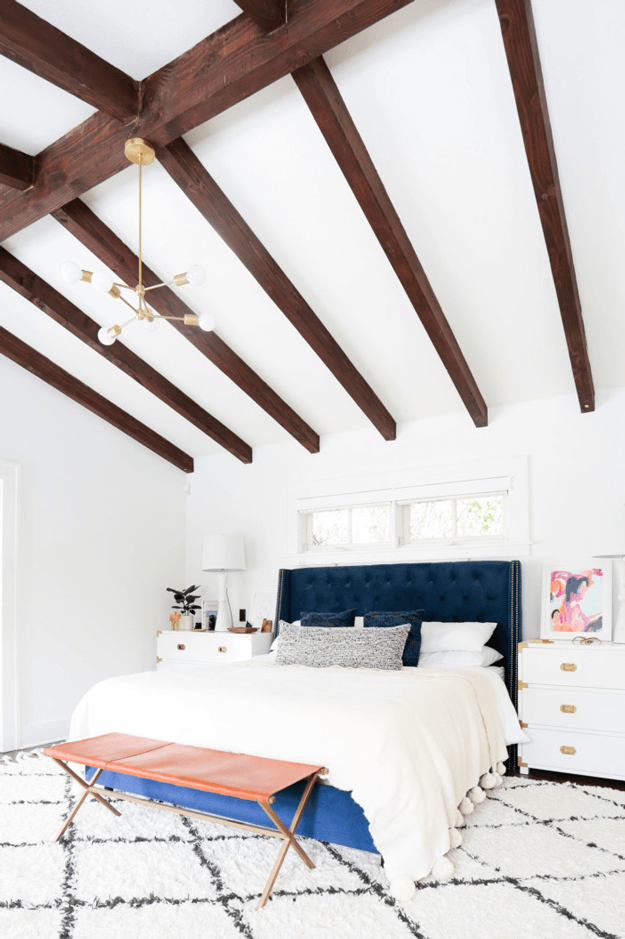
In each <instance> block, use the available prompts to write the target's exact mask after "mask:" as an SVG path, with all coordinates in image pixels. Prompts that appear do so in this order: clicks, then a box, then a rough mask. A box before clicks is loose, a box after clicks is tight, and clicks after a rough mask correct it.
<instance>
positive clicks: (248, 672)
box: [70, 659, 507, 886]
mask: <svg viewBox="0 0 625 939" xmlns="http://www.w3.org/2000/svg"><path fill="white" fill-rule="evenodd" d="M489 678H490V676H486V675H483V674H480V670H479V669H464V670H458V671H447V670H445V671H443V670H440V669H426V668H418V669H417V668H404V669H402V670H401V671H397V672H388V671H381V670H380V671H378V670H373V669H342V668H329V669H314V668H302V667H300V666H289V667H280V666H276V665H274V663H273V662H271V661H269V660H267V659H263V660H262V661H260V660H256V661H255V660H250V661H249V662H241V663H237V664H236V665H212V666H206V667H202V668H189V669H188V670H187V669H184V670H180V671H178V670H172V671H158V672H145V673H141V674H138V675H127V676H123V677H120V678H112V679H109V680H107V681H104V682H101V683H100V684H98V685H95V686H94V687H93V688H92V689H91V690H90V691H89V692H88V693H87V694H86V695H85V696H84V698H83V699H82V701H81V702H80V703H79V705H78V707H77V708H76V711H75V713H74V716H73V719H72V724H71V732H70V739H80V738H82V737H89V736H95V735H98V734H104V733H109V732H113V731H117V732H121V733H129V734H137V735H139V736H146V737H154V738H157V739H161V740H170V741H175V742H177V743H187V744H194V745H197V746H206V747H211V748H214V749H220V750H228V751H231V752H241V753H252V754H255V755H258V756H267V757H274V758H278V759H285V760H293V761H296V762H304V763H318V764H320V765H323V766H326V767H328V769H329V770H330V774H329V776H328V777H327V780H328V782H329V783H331V784H332V785H333V786H336V787H338V788H339V789H346V790H350V791H351V793H352V796H353V798H354V800H355V801H356V802H357V803H359V805H361V806H362V808H363V810H364V812H365V815H366V817H367V819H368V821H369V827H370V831H371V835H372V837H373V840H374V842H375V845H376V847H377V848H378V850H379V851H380V853H381V854H382V855H383V857H384V860H385V865H386V873H387V875H388V877H389V879H390V881H391V886H393V882H399V879H400V878H401V879H402V880H405V878H406V877H408V878H410V879H411V880H413V881H417V880H420V879H421V878H423V877H425V876H426V875H427V874H428V873H429V872H430V870H431V868H432V865H433V864H434V862H435V861H436V860H437V859H438V858H440V857H442V856H443V855H444V854H446V853H447V851H448V850H449V828H450V827H453V825H454V821H455V818H456V815H457V807H458V805H459V803H460V801H461V799H462V798H463V797H464V796H465V795H466V793H467V791H468V790H469V789H470V788H471V787H473V786H475V785H477V783H478V780H479V777H480V776H481V775H482V773H485V772H487V771H488V769H489V768H490V767H491V766H492V765H493V764H495V763H496V762H497V761H498V760H505V759H506V757H507V752H506V746H505V740H504V734H503V731H502V725H501V721H500V719H499V715H498V709H497V702H496V695H495V692H494V690H493V687H492V684H491V681H490V680H489ZM496 681H500V679H496Z"/></svg>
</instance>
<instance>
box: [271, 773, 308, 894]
mask: <svg viewBox="0 0 625 939" xmlns="http://www.w3.org/2000/svg"><path fill="white" fill-rule="evenodd" d="M316 779H317V773H313V775H312V776H311V777H310V778H309V780H308V782H307V783H306V788H305V789H304V792H303V793H302V798H301V799H300V802H299V805H298V806H297V809H296V811H295V815H294V816H293V821H292V822H291V824H290V825H289V827H288V828H287V827H286V825H285V824H284V822H283V821H282V820H281V819H280V818H278V816H277V815H276V813H275V812H274V810H273V809H272V808H271V806H270V805H266V804H264V803H263V802H259V803H258V804H259V805H260V807H261V808H262V809H264V810H265V812H266V813H267V815H268V816H269V818H270V819H271V821H272V822H273V823H274V825H275V826H276V828H278V829H279V831H281V832H282V836H283V838H284V843H283V845H282V847H281V848H280V852H279V854H278V857H277V858H276V863H275V864H274V866H273V870H272V871H271V874H270V875H269V880H268V881H267V883H266V884H265V889H264V890H263V893H262V896H261V898H260V903H259V904H258V906H257V907H256V909H257V910H260V908H261V907H263V906H264V905H265V903H266V902H267V900H268V899H269V894H270V893H271V891H272V890H273V885H274V884H275V882H276V877H277V876H278V874H279V873H280V868H281V867H282V862H283V861H284V859H285V857H286V852H287V851H288V850H289V848H290V847H291V845H293V847H294V848H295V850H296V851H297V853H298V854H299V856H300V857H301V859H302V861H303V862H304V864H306V865H307V866H308V867H310V868H311V869H312V868H314V866H315V865H314V864H313V862H312V861H311V860H310V858H309V857H308V855H307V854H306V852H305V851H304V849H303V848H302V846H301V844H299V843H298V842H297V841H296V840H295V830H296V828H297V826H298V825H299V820H300V818H301V817H302V812H303V811H304V809H305V808H306V803H307V802H308V796H309V795H310V793H311V792H312V787H313V786H314V785H315V781H316Z"/></svg>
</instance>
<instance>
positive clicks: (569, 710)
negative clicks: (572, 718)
mask: <svg viewBox="0 0 625 939" xmlns="http://www.w3.org/2000/svg"><path fill="white" fill-rule="evenodd" d="M560 710H561V711H562V713H563V714H575V712H576V710H577V708H576V707H575V705H574V704H561V705H560Z"/></svg>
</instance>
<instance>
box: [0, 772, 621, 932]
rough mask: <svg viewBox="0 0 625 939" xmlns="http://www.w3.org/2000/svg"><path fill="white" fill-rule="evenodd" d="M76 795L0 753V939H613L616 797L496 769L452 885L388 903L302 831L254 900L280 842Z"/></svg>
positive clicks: (354, 854) (357, 861) (381, 885)
mask: <svg viewBox="0 0 625 939" xmlns="http://www.w3.org/2000/svg"><path fill="white" fill-rule="evenodd" d="M73 800H74V793H73V790H72V784H71V782H70V781H69V778H68V777H67V776H66V775H65V774H63V773H62V772H61V771H60V770H58V769H57V767H56V766H55V764H54V763H53V762H52V761H51V760H49V759H47V758H45V757H41V756H39V755H38V754H35V755H34V756H28V757H26V758H24V759H20V760H18V761H17V762H9V763H7V762H4V763H2V762H1V761H0V936H1V937H2V939H122V937H123V939H143V937H145V939H148V937H149V939H170V937H172V939H173V937H182V939H196V937H197V939H200V937H201V939H240V937H246V939H409V937H418V939H486V937H493V939H534V937H536V939H623V937H625V792H621V791H617V790H614V789H606V788H600V787H593V788H591V787H583V788H582V787H579V786H574V785H572V784H568V783H563V784H558V783H546V782H530V781H527V780H524V779H516V778H515V779H507V780H506V782H505V785H504V786H503V787H501V788H500V789H497V790H493V792H492V794H491V795H489V797H488V799H487V800H486V802H484V803H482V804H481V805H478V806H476V809H475V812H474V813H473V814H472V815H470V816H469V817H468V818H467V824H466V827H465V828H464V829H463V832H462V833H463V837H464V842H463V844H462V846H461V847H460V848H457V849H456V850H455V851H453V852H452V853H451V854H450V855H449V856H450V858H451V859H452V861H453V863H454V865H455V875H454V877H453V879H452V880H449V881H447V882H445V883H437V882H434V881H431V880H427V881H423V882H422V883H421V884H420V885H419V889H418V891H417V895H416V897H415V899H414V900H412V901H411V902H410V903H409V904H407V905H405V906H401V905H399V904H398V903H396V902H395V900H393V898H392V897H391V896H390V894H389V893H388V891H387V881H386V878H385V875H384V869H383V868H382V867H380V865H379V859H378V858H377V857H376V856H373V855H370V854H366V853H364V852H361V851H354V850H351V849H348V848H340V847H334V846H330V845H325V844H320V843H318V842H314V841H310V840H308V839H304V840H305V842H306V850H307V851H308V852H309V854H310V856H311V857H312V859H313V861H314V862H315V864H316V865H317V866H316V869H315V870H314V871H309V870H308V868H306V867H305V866H304V864H302V862H301V861H300V860H299V858H298V857H297V856H296V855H295V854H294V852H293V851H289V852H288V854H287V859H286V861H285V863H284V866H283V868H282V871H281V872H280V875H279V877H278V880H277V883H276V887H275V889H274V892H273V894H272V898H271V899H270V901H269V903H268V904H267V906H266V907H265V908H264V909H263V910H261V911H260V912H256V910H255V906H256V903H257V902H258V897H259V895H260V892H261V890H262V887H263V885H264V883H265V881H266V879H267V876H268V873H269V871H270V869H271V867H272V865H273V862H274V860H275V857H276V854H277V849H278V842H277V841H276V840H275V839H269V838H263V837H262V836H259V835H254V834H248V835H246V834H245V833H238V832H235V831H234V830H232V829H228V828H224V827H223V826H220V825H211V824H209V823H206V822H197V821H192V820H188V819H184V818H182V817H180V816H175V815H170V814H168V813H165V812H156V811H154V810H150V809H148V808H144V807H140V806H134V805H132V804H131V803H127V802H120V801H118V803H117V805H118V807H119V809H120V810H121V812H122V813H123V814H122V817H121V818H115V817H114V816H113V815H112V814H111V813H110V812H107V811H106V810H105V809H104V808H102V807H101V806H99V805H98V804H97V803H96V802H95V801H94V800H90V802H89V804H86V805H85V806H84V807H83V808H82V809H81V811H80V813H79V814H78V816H77V819H76V822H75V823H74V824H73V825H72V826H71V827H70V829H69V831H68V836H66V838H65V840H64V841H63V843H61V844H54V843H53V838H54V837H55V836H56V834H57V832H58V830H59V829H60V827H61V824H62V821H63V819H64V818H66V817H67V814H68V811H69V808H70V805H71V804H72V803H73Z"/></svg>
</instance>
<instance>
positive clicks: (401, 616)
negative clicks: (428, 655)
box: [365, 610, 423, 668]
mask: <svg viewBox="0 0 625 939" xmlns="http://www.w3.org/2000/svg"><path fill="white" fill-rule="evenodd" d="M422 621H423V610H412V611H411V612H409V613H365V628H366V627H367V626H369V627H371V626H373V627H383V626H403V624H404V623H410V632H409V633H408V639H407V641H406V645H405V646H404V654H403V656H402V662H403V664H404V665H411V666H414V667H415V668H416V667H417V665H418V664H419V653H420V652H421V623H422Z"/></svg>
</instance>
